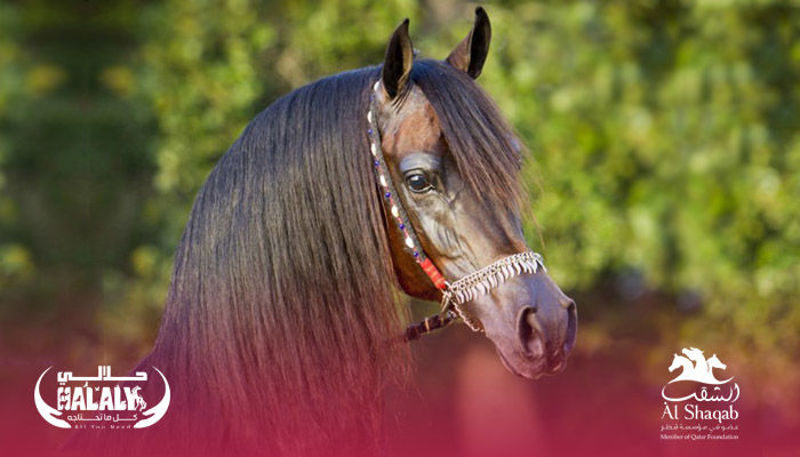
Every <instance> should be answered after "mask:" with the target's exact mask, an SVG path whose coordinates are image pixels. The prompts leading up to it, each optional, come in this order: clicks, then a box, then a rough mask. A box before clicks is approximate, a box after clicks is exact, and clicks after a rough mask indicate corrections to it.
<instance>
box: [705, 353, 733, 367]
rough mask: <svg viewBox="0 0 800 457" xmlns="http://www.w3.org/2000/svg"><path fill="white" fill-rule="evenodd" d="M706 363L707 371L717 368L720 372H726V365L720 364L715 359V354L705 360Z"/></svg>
mask: <svg viewBox="0 0 800 457" xmlns="http://www.w3.org/2000/svg"><path fill="white" fill-rule="evenodd" d="M706 363H707V364H708V368H709V370H710V369H712V368H719V369H721V370H726V369H727V368H728V365H726V364H724V363H722V361H721V360H720V359H719V358H717V354H714V355H712V356H711V357H709V358H708V360H706Z"/></svg>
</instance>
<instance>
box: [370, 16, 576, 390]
mask: <svg viewBox="0 0 800 457" xmlns="http://www.w3.org/2000/svg"><path fill="white" fill-rule="evenodd" d="M490 38H491V27H490V24H489V18H488V16H487V15H486V13H485V12H484V10H483V9H482V8H478V9H477V10H476V15H475V23H474V25H473V28H472V31H471V32H470V33H469V34H468V35H467V37H466V38H464V40H463V41H461V42H460V43H459V44H458V45H457V46H456V47H455V49H454V50H453V51H452V52H451V53H450V55H449V56H448V57H447V59H446V60H445V61H433V60H421V61H416V62H415V61H414V51H413V46H412V43H411V39H410V38H409V35H408V20H406V21H404V22H403V23H402V24H401V25H400V26H399V27H398V28H397V29H396V30H395V32H394V34H393V35H392V37H391V39H390V41H389V44H388V47H387V50H386V57H385V61H384V63H383V67H382V73H381V78H380V81H379V83H378V85H377V86H376V88H375V97H376V105H377V113H376V114H377V118H378V123H377V125H378V128H379V130H380V132H381V140H380V142H381V143H380V146H381V149H382V151H383V156H384V158H385V160H386V166H387V167H388V173H389V174H390V176H391V178H392V180H393V181H394V182H395V183H397V185H396V193H397V194H398V195H397V197H398V198H399V199H400V201H401V203H402V206H403V208H404V209H405V210H406V211H407V213H408V219H409V220H410V222H411V223H412V225H413V226H414V228H415V229H416V233H417V236H418V237H419V242H420V244H421V246H422V248H423V249H424V252H425V254H427V256H428V258H430V259H431V260H432V262H433V263H434V264H435V265H436V266H437V267H438V268H439V269H440V270H441V272H442V273H443V274H444V276H445V277H446V278H448V279H450V280H453V279H458V278H463V277H464V276H465V275H468V274H470V273H472V272H475V271H477V270H479V269H481V268H482V267H485V266H487V265H490V264H492V263H493V262H496V261H498V260H499V259H502V258H504V257H507V256H510V255H513V254H519V253H523V252H527V251H529V249H528V247H527V244H526V242H525V239H524V236H523V231H522V223H521V218H520V212H521V209H522V208H521V198H520V191H519V182H518V177H519V172H520V164H521V149H522V147H521V145H520V144H521V143H520V142H519V140H518V139H516V138H515V136H514V135H513V132H512V130H511V128H510V127H509V126H508V124H507V123H506V122H505V121H504V120H503V119H502V117H501V116H500V114H499V112H498V110H497V108H496V107H495V105H494V104H493V102H492V101H491V100H490V99H489V98H488V97H487V96H486V95H485V93H484V92H483V91H482V90H481V89H480V88H479V87H478V85H477V84H476V83H475V82H474V79H475V78H477V77H478V75H480V74H481V71H482V69H483V65H484V62H485V61H486V56H487V53H488V49H489V42H490ZM432 72H436V73H437V74H439V75H446V79H445V81H446V83H441V81H442V78H440V77H437V78H433V77H426V74H427V75H430V74H431V73H432ZM392 212H394V209H393V210H392ZM386 213H389V211H388V210H387V211H386ZM385 216H386V223H387V225H389V226H391V225H397V224H396V222H395V221H394V220H393V219H392V218H391V217H389V215H388V214H385ZM388 233H389V241H390V245H391V246H390V247H391V251H392V256H393V260H394V265H395V270H396V273H397V276H398V279H399V282H400V284H401V286H402V288H403V289H404V290H405V292H406V293H408V294H410V295H412V296H415V297H419V298H423V299H438V297H439V293H440V292H439V290H437V289H436V288H435V287H433V286H432V285H431V282H430V281H429V280H428V278H427V277H426V276H425V274H424V272H423V271H422V270H421V269H420V268H419V267H418V266H417V264H416V263H415V259H414V258H413V257H412V256H410V255H409V254H408V251H407V250H406V249H405V246H404V239H403V237H402V235H400V234H398V233H397V231H396V230H388ZM517 273H519V271H518V272H517ZM525 273H526V274H517V275H513V277H509V278H506V280H504V281H503V282H502V283H501V284H497V283H492V285H491V287H489V286H487V287H486V290H484V291H483V292H484V293H483V294H478V295H479V296H471V297H469V299H468V300H466V301H465V302H464V303H463V305H462V306H463V308H462V309H463V310H464V314H466V315H468V316H469V318H466V317H465V316H462V317H465V320H468V321H470V322H471V323H472V326H474V327H476V328H478V329H481V330H483V331H485V333H486V336H487V337H488V338H489V339H490V340H491V341H493V343H494V344H495V347H496V349H497V352H498V354H499V356H500V358H501V360H502V361H503V363H504V365H505V366H506V368H507V369H508V370H509V371H511V372H512V373H514V374H517V375H520V376H523V377H526V378H532V379H533V378H537V377H539V376H541V375H542V374H551V373H556V372H558V371H560V370H562V369H563V368H564V366H565V362H566V358H567V356H568V354H569V352H570V350H571V349H572V347H573V345H574V343H575V335H576V330H577V310H576V305H575V302H574V301H573V300H572V299H570V298H569V297H567V296H566V295H565V294H564V293H563V292H562V291H561V289H560V288H559V287H558V286H557V285H556V284H555V283H554V282H553V280H552V279H551V278H550V277H549V276H548V274H547V272H546V271H545V269H544V268H538V269H536V268H534V269H532V271H526V272H525Z"/></svg>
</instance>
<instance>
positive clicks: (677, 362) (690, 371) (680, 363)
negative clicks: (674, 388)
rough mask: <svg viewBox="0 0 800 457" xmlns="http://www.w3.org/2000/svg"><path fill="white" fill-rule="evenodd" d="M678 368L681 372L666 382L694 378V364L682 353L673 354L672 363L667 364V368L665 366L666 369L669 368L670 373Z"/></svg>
mask: <svg viewBox="0 0 800 457" xmlns="http://www.w3.org/2000/svg"><path fill="white" fill-rule="evenodd" d="M678 368H681V372H680V373H679V374H678V376H676V377H675V379H673V380H671V381H670V382H669V383H668V384H672V383H673V382H678V381H689V380H694V377H693V376H694V372H695V370H694V365H692V362H691V361H690V360H689V359H687V358H686V357H684V356H682V355H678V354H673V357H672V363H671V364H670V365H669V368H667V370H669V372H670V373H672V372H673V371H675V370H677V369H678Z"/></svg>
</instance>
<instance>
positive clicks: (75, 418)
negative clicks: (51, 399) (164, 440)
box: [33, 365, 170, 429]
mask: <svg viewBox="0 0 800 457" xmlns="http://www.w3.org/2000/svg"><path fill="white" fill-rule="evenodd" d="M50 368H52V367H49V368H47V369H46V370H44V372H43V373H42V374H41V376H39V380H38V381H36V388H35V389H34V391H33V401H34V404H35V405H36V410H37V411H39V414H40V415H41V416H42V418H43V419H44V420H45V421H47V423H49V424H51V425H54V426H56V427H59V428H87V426H90V427H91V428H95V429H103V428H111V429H114V428H145V427H149V426H151V425H153V424H155V423H156V422H158V421H159V420H161V418H162V417H164V415H165V414H166V413H167V408H168V407H169V401H170V391H169V383H168V382H167V378H166V377H164V374H163V373H162V372H161V371H160V370H159V369H158V368H156V367H153V370H155V371H156V372H157V373H158V374H159V375H160V376H161V380H162V381H163V383H164V395H163V396H162V397H161V400H159V401H158V402H157V403H156V404H155V406H153V407H151V408H149V409H147V402H146V401H145V399H144V398H143V397H142V394H141V391H142V387H143V385H144V384H146V383H147V378H148V377H147V373H146V372H143V371H137V372H136V373H135V375H134V376H111V367H110V366H108V365H105V366H103V365H100V366H98V367H97V376H73V375H72V372H70V371H59V372H58V374H57V376H56V380H57V383H58V387H57V388H56V407H55V408H53V407H52V406H50V405H48V404H47V403H46V402H45V401H44V399H43V398H42V394H41V390H40V389H41V387H42V379H44V377H45V375H46V374H47V372H48V371H50ZM123 383H124V384H123ZM65 413H66V415H65Z"/></svg>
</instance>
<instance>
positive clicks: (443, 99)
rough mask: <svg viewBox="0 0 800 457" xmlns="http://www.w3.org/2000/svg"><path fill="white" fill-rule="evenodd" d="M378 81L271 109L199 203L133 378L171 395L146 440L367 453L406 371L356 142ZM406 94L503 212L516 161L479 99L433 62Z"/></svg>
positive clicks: (514, 190) (393, 296)
mask: <svg viewBox="0 0 800 457" xmlns="http://www.w3.org/2000/svg"><path fill="white" fill-rule="evenodd" d="M379 71H380V68H379V67H370V68H365V69H361V70H355V71H350V72H345V73H341V74H338V75H335V76H332V77H328V78H325V79H322V80H319V81H317V82H314V83H312V84H310V85H308V86H305V87H302V88H300V89H298V90H296V91H294V92H292V93H290V94H288V95H286V96H284V97H282V98H280V99H279V100H277V101H276V102H275V103H273V104H272V105H271V106H270V107H268V108H267V109H266V110H264V111H263V112H262V113H261V114H259V115H258V116H257V117H256V118H255V119H254V120H253V121H252V122H251V123H250V124H249V125H248V126H247V128H246V129H245V130H244V132H243V133H242V135H241V136H240V138H239V139H238V140H237V141H236V142H235V144H234V145H233V146H232V147H231V148H230V150H229V151H228V152H227V153H226V154H225V155H224V157H223V158H222V159H221V160H220V161H219V163H218V164H217V166H216V167H215V168H214V170H213V171H212V172H211V174H210V176H209V177H208V180H207V182H206V183H205V185H204V186H203V188H202V189H201V191H200V192H199V194H198V196H197V199H196V201H195V203H194V206H193V209H192V211H191V215H190V218H189V221H188V223H187V225H186V229H185V231H184V234H183V237H182V238H181V241H180V245H179V247H178V249H177V254H176V258H175V267H174V272H173V276H172V282H171V286H170V289H169V295H168V299H167V305H166V311H165V313H164V317H163V320H162V323H161V328H160V331H159V335H158V339H157V341H156V345H155V347H154V349H153V352H152V353H151V354H150V355H149V356H148V357H147V358H146V359H145V360H144V361H143V362H142V364H141V365H142V366H150V365H154V366H156V367H158V368H160V369H161V370H162V371H163V372H164V373H165V374H166V375H167V377H168V378H169V380H170V382H171V383H172V392H173V403H172V406H171V407H170V411H169V413H168V414H167V417H166V418H165V419H164V422H165V423H164V424H163V425H161V424H159V427H162V428H161V429H162V430H168V431H169V438H170V441H171V442H172V443H174V444H175V446H176V447H183V448H184V449H186V448H191V447H192V446H193V445H196V447H197V449H203V450H204V451H206V452H208V453H209V454H214V453H218V452H216V451H224V452H226V453H231V452H233V451H236V450H239V451H240V452H242V453H249V452H251V451H252V450H254V449H258V450H260V451H261V452H263V453H264V455H279V454H290V455H313V454H325V455H331V454H347V455H375V454H377V453H378V451H377V449H376V448H377V447H380V440H379V439H378V438H377V437H378V436H380V434H381V410H380V405H381V402H382V399H381V394H382V391H383V389H384V387H385V386H386V385H387V382H389V381H392V380H396V379H398V378H402V374H403V373H404V372H405V367H406V366H407V360H408V357H407V348H406V347H405V346H404V345H402V344H397V343H396V341H397V339H396V337H397V336H399V335H400V334H401V333H402V331H403V328H404V326H405V324H406V323H407V321H408V319H407V317H408V316H407V314H408V313H407V311H406V309H405V307H404V306H401V305H400V304H399V303H398V300H397V297H398V294H397V290H398V289H397V288H396V287H395V286H394V285H396V278H395V275H394V273H393V267H392V259H391V255H390V253H389V248H388V244H387V243H388V241H387V235H386V230H387V228H386V227H385V223H384V218H383V215H382V211H383V210H382V207H381V202H380V199H379V195H378V192H377V188H376V184H375V180H374V176H373V174H372V173H373V172H372V169H371V160H370V155H369V152H368V151H369V149H368V143H367V136H366V128H367V122H366V119H365V115H366V112H367V105H368V100H369V98H368V91H369V90H370V88H371V86H372V84H373V83H374V82H375V81H376V80H377V79H378V75H379ZM412 80H413V81H414V83H415V84H418V85H419V86H420V87H421V89H422V90H423V92H424V93H425V94H426V96H427V97H428V99H429V101H430V102H431V104H432V105H433V107H434V109H435V110H436V113H437V116H438V118H439V121H440V123H441V127H442V131H443V133H444V135H445V138H446V140H447V142H448V144H449V147H450V149H451V153H452V154H453V156H454V159H455V162H456V164H457V165H458V168H459V172H460V173H461V175H462V176H463V177H464V179H465V182H466V183H467V184H468V185H469V186H471V187H472V190H473V191H474V192H476V193H477V194H479V195H483V196H484V198H486V199H487V200H488V201H490V202H492V203H494V204H495V205H501V203H502V205H506V207H507V206H508V205H514V204H516V203H515V202H516V199H517V197H518V185H517V181H516V176H517V171H518V169H519V160H520V157H519V152H518V150H517V149H516V148H515V147H514V140H513V135H512V132H511V130H510V128H508V126H507V124H506V123H505V122H504V121H503V119H502V117H501V116H500V115H499V113H498V110H497V109H496V108H495V106H494V105H493V103H492V102H491V101H490V100H489V98H488V97H486V95H485V94H484V93H483V92H482V91H481V90H480V89H479V88H478V87H477V86H476V85H475V84H474V82H473V81H472V80H471V79H470V78H469V77H468V76H466V75H465V74H463V73H461V72H460V71H457V70H454V69H452V68H451V67H449V66H448V65H446V64H444V63H440V62H434V61H428V60H422V61H418V62H416V63H415V65H414V72H413V73H412ZM479 187H480V188H479ZM502 205H501V206H502ZM154 428H155V427H154ZM176 450H177V449H176ZM142 451H143V452H150V451H152V448H148V449H142Z"/></svg>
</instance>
